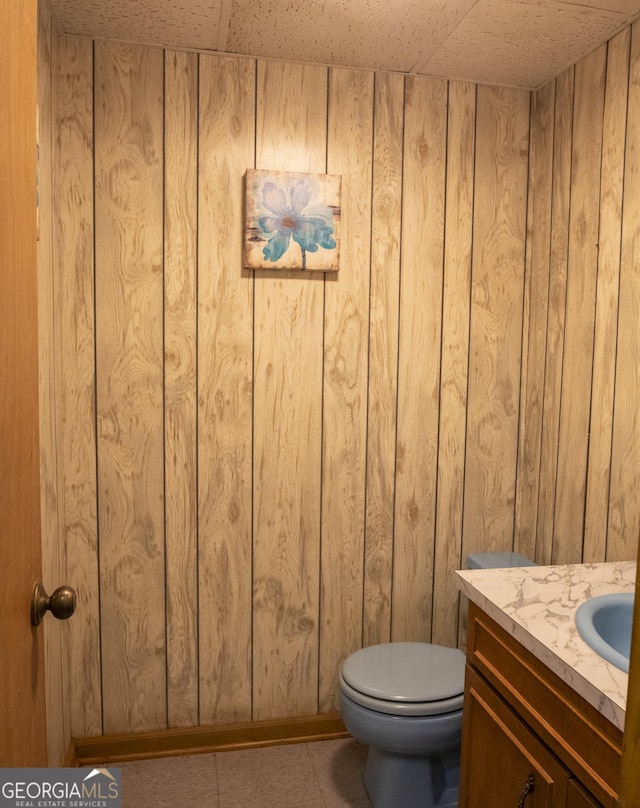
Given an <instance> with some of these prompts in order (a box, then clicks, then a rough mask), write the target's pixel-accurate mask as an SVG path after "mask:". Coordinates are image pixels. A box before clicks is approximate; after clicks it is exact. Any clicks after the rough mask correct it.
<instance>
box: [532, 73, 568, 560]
mask: <svg viewBox="0 0 640 808" xmlns="http://www.w3.org/2000/svg"><path fill="white" fill-rule="evenodd" d="M574 72H575V71H574V68H570V69H569V70H567V71H565V72H564V73H563V74H562V75H561V76H559V77H558V78H557V79H556V82H555V85H556V90H555V96H556V101H555V112H554V146H553V182H552V190H551V193H552V202H551V206H552V211H553V218H552V222H551V244H550V258H549V312H548V322H547V348H546V363H545V377H544V401H543V412H542V445H541V451H540V484H539V490H538V520H537V535H536V556H535V557H536V561H538V562H539V563H541V564H550V563H551V559H552V554H553V520H554V513H555V490H556V476H557V469H558V433H559V429H560V401H561V395H560V394H561V381H562V354H563V350H564V333H565V303H566V296H567V260H568V259H567V256H568V251H569V205H570V200H571V194H570V186H571V137H572V129H573V87H574Z"/></svg>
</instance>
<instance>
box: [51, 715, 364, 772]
mask: <svg viewBox="0 0 640 808" xmlns="http://www.w3.org/2000/svg"><path fill="white" fill-rule="evenodd" d="M347 737H349V733H348V732H347V731H346V729H345V726H344V724H343V723H342V718H341V717H340V716H339V715H314V716H309V717H306V718H290V719H283V720H279V721H259V722H252V723H246V724H233V725H229V726H220V727H217V726H213V727H186V728H181V729H163V730H155V731H152V732H140V733H131V734H127V735H101V736H99V737H96V738H84V739H74V740H73V741H72V744H73V756H72V758H71V757H70V758H69V759H70V760H71V759H73V760H74V761H75V763H70V764H69V765H75V766H87V765H91V764H95V763H105V764H107V763H118V762H120V761H127V760H144V759H148V758H158V757H169V756H171V755H194V754H202V753H211V752H223V751H224V752H227V751H230V750H233V749H249V748H251V747H258V746H274V745H277V744H289V743H307V742H310V741H322V740H330V739H335V738H347ZM67 756H68V757H69V753H67Z"/></svg>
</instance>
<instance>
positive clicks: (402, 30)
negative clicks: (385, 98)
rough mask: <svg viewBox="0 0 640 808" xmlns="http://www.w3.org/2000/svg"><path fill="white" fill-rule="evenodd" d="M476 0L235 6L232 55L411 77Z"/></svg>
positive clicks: (278, 0)
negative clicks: (417, 62)
mask: <svg viewBox="0 0 640 808" xmlns="http://www.w3.org/2000/svg"><path fill="white" fill-rule="evenodd" d="M474 2H475V0H433V1H432V2H425V0H403V2H400V3H398V2H389V0H308V2H305V3H301V2H299V0H260V2H256V0H234V3H233V8H232V12H231V18H230V26H229V37H228V40H227V47H226V49H227V51H229V52H231V53H243V54H251V55H253V56H263V57H270V58H277V59H286V60H292V61H304V62H320V63H323V64H338V65H346V66H350V67H361V68H367V69H372V70H399V71H409V70H410V69H411V68H412V67H413V65H414V64H415V63H416V61H418V60H420V59H422V58H423V57H424V54H425V53H427V52H428V51H429V49H433V48H435V47H437V46H438V45H439V44H440V42H441V41H443V40H444V39H445V38H446V36H447V35H448V34H449V32H450V31H451V30H452V29H453V28H454V27H455V25H456V24H457V22H458V21H459V19H460V18H461V17H462V16H463V15H464V13H466V11H467V10H468V9H469V8H470V7H471V6H473V4H474Z"/></svg>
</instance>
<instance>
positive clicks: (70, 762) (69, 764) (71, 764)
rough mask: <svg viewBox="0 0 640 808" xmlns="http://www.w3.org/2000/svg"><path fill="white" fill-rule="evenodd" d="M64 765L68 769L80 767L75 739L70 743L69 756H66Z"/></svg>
mask: <svg viewBox="0 0 640 808" xmlns="http://www.w3.org/2000/svg"><path fill="white" fill-rule="evenodd" d="M62 765H63V766H64V767H65V768H67V769H73V768H75V767H76V766H79V765H80V764H79V763H78V758H77V757H76V742H75V741H74V740H73V738H72V739H71V740H70V741H69V746H68V747H67V754H66V755H65V756H64V760H63V761H62Z"/></svg>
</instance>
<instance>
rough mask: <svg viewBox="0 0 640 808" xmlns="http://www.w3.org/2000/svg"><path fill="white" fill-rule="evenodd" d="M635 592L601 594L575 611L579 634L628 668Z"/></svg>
mask: <svg viewBox="0 0 640 808" xmlns="http://www.w3.org/2000/svg"><path fill="white" fill-rule="evenodd" d="M632 622H633V592H624V593H623V592H620V593H618V594H615V595H598V596H597V597H595V598H590V599H589V600H587V601H585V602H584V603H583V604H581V605H580V606H579V607H578V609H577V611H576V628H577V629H578V634H580V636H581V637H582V639H583V640H584V641H585V642H586V643H587V645H588V646H589V647H590V648H592V649H593V650H594V651H595V652H596V653H597V654H599V655H600V656H601V657H602V658H603V659H606V660H607V662H610V663H611V664H612V665H615V666H616V668H620V670H621V671H625V672H626V673H628V672H629V651H630V648H631V624H632Z"/></svg>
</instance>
